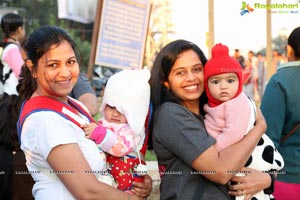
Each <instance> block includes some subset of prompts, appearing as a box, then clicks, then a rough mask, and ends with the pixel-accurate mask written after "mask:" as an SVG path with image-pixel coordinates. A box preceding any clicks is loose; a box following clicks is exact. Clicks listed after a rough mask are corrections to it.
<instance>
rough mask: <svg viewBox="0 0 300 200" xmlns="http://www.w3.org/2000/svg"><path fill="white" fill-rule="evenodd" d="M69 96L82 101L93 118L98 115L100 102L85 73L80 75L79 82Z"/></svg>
mask: <svg viewBox="0 0 300 200" xmlns="http://www.w3.org/2000/svg"><path fill="white" fill-rule="evenodd" d="M69 96H70V97H72V98H74V99H77V100H79V101H81V102H82V103H83V104H84V105H85V106H86V107H87V108H88V110H89V111H90V113H91V115H92V116H95V115H96V114H97V113H98V101H97V97H96V94H95V91H94V90H93V88H92V86H91V83H90V82H89V80H88V79H87V77H86V75H85V74H84V73H80V74H79V77H78V80H77V82H76V84H75V86H74V88H73V90H72V91H71V93H70V94H69Z"/></svg>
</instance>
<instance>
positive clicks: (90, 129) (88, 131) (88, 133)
mask: <svg viewBox="0 0 300 200" xmlns="http://www.w3.org/2000/svg"><path fill="white" fill-rule="evenodd" d="M96 127H97V124H96V123H90V124H85V125H83V126H82V128H83V130H84V132H85V137H87V138H90V137H91V135H92V133H93V131H94V129H95V128H96Z"/></svg>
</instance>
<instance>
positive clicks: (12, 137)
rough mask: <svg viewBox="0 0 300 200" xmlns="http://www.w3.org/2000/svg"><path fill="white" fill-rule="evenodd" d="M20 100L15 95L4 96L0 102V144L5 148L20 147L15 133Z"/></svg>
mask: <svg viewBox="0 0 300 200" xmlns="http://www.w3.org/2000/svg"><path fill="white" fill-rule="evenodd" d="M20 108H21V101H20V99H19V97H18V96H17V95H9V96H7V97H5V98H4V99H3V100H2V101H1V104H0V146H1V147H2V148H4V149H7V150H12V151H17V150H19V149H20V147H19V141H18V133H17V126H16V124H17V121H18V118H19V112H20Z"/></svg>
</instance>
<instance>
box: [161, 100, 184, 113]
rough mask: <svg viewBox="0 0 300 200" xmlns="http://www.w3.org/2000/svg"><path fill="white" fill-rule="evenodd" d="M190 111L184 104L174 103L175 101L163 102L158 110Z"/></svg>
mask: <svg viewBox="0 0 300 200" xmlns="http://www.w3.org/2000/svg"><path fill="white" fill-rule="evenodd" d="M170 110H171V111H172V112H189V111H188V110H187V109H186V108H185V107H184V106H182V105H180V104H178V103H173V102H165V103H163V104H162V105H161V106H160V107H159V108H158V110H157V111H158V112H169V111H170Z"/></svg>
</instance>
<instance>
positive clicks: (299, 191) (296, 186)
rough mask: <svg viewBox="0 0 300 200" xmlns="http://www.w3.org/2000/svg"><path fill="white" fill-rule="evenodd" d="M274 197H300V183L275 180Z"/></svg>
mask: <svg viewBox="0 0 300 200" xmlns="http://www.w3.org/2000/svg"><path fill="white" fill-rule="evenodd" d="M274 186H275V187H274V193H273V195H274V197H275V199H276V200H295V199H297V198H299V199H300V183H285V182H280V181H275V185H274Z"/></svg>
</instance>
